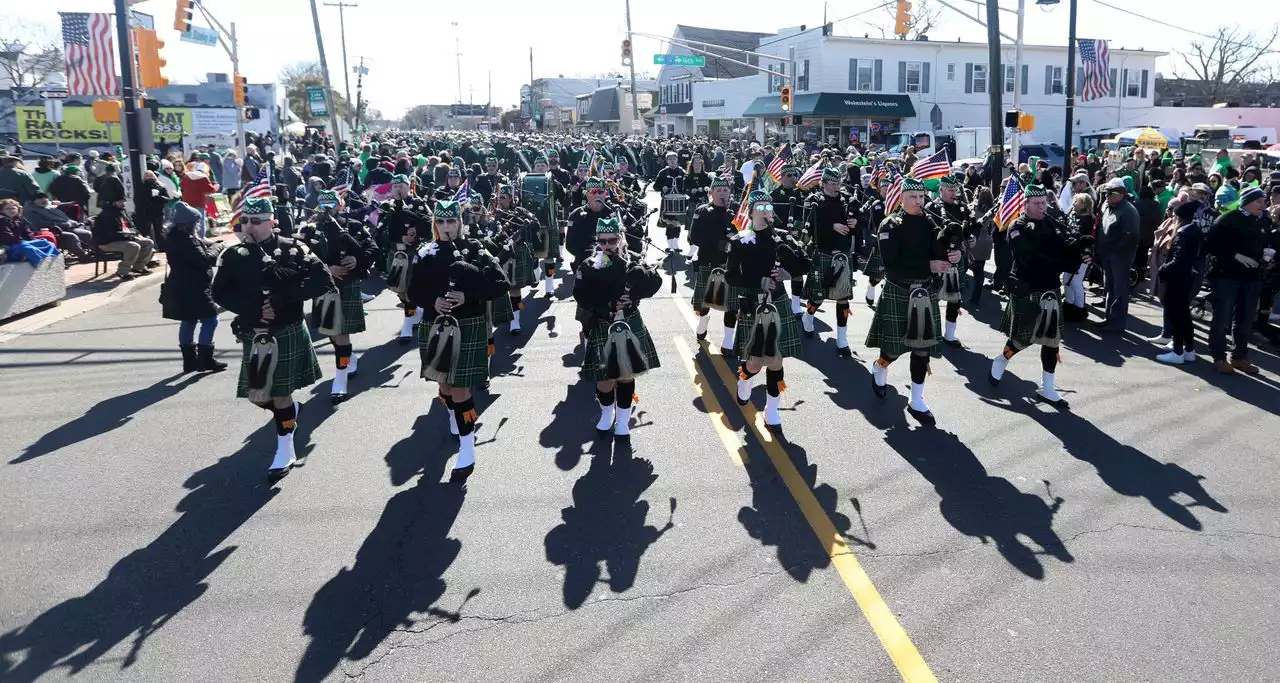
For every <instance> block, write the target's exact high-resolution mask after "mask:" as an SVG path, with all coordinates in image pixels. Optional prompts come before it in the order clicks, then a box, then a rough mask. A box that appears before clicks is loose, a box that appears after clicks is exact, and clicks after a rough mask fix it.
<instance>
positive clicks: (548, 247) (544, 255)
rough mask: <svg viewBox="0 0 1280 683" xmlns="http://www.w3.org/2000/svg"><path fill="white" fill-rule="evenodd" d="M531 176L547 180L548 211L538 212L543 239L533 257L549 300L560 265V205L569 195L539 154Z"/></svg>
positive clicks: (563, 237)
mask: <svg viewBox="0 0 1280 683" xmlns="http://www.w3.org/2000/svg"><path fill="white" fill-rule="evenodd" d="M533 175H535V176H544V177H545V178H546V179H547V198H546V201H547V202H548V203H549V209H548V210H547V211H539V212H538V216H537V217H538V221H539V222H540V223H541V224H542V227H543V231H544V239H543V240H542V243H541V244H539V245H537V248H536V249H535V254H534V255H535V256H537V257H538V258H539V259H541V270H542V285H543V292H544V293H545V294H546V296H547V297H548V298H550V297H551V296H552V295H553V294H554V292H555V291H556V285H555V283H556V269H557V268H558V267H559V265H560V245H562V244H564V240H565V236H564V234H563V232H562V230H561V228H560V218H559V216H560V211H559V209H558V208H557V207H558V206H559V205H560V204H563V203H564V202H566V201H568V199H569V193H568V191H567V190H565V188H564V186H563V185H561V184H560V182H559V181H557V180H556V179H555V176H554V175H552V174H551V172H550V170H549V166H548V164H547V158H546V157H545V156H543V155H541V154H539V155H538V156H537V157H536V158H535V159H534V160H533Z"/></svg>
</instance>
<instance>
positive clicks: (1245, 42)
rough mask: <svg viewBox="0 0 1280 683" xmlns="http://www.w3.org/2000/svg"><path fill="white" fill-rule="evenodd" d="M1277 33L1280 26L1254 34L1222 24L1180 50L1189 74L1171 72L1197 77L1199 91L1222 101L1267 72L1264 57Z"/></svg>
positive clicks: (1211, 98) (1176, 71)
mask: <svg viewBox="0 0 1280 683" xmlns="http://www.w3.org/2000/svg"><path fill="white" fill-rule="evenodd" d="M1277 37H1280V27H1277V26H1272V27H1271V30H1270V32H1269V33H1266V34H1257V33H1254V32H1253V31H1245V30H1244V29H1243V28H1241V27H1239V26H1234V27H1226V26H1223V27H1221V28H1219V29H1218V31H1217V33H1215V34H1214V37H1213V39H1212V40H1208V39H1205V40H1194V41H1191V43H1190V46H1189V48H1188V49H1187V51H1185V52H1179V53H1178V56H1179V57H1181V58H1182V61H1183V63H1184V64H1186V67H1187V69H1189V70H1190V72H1189V74H1185V75H1184V74H1179V73H1178V70H1177V69H1175V71H1174V75H1175V76H1177V77H1179V78H1186V79H1189V80H1195V81H1200V86H1199V89H1200V93H1199V94H1200V95H1201V96H1203V97H1207V98H1209V99H1210V100H1211V101H1213V102H1225V101H1227V100H1229V99H1231V98H1232V97H1235V96H1237V95H1239V94H1240V92H1241V90H1242V86H1243V85H1244V84H1246V83H1249V82H1253V81H1256V80H1257V79H1258V78H1259V77H1262V76H1265V75H1267V74H1269V73H1270V71H1269V70H1268V69H1270V67H1269V66H1268V65H1267V64H1266V63H1265V62H1264V61H1263V58H1264V57H1266V56H1267V55H1269V54H1271V53H1272V50H1271V46H1272V45H1275V43H1276V39H1277Z"/></svg>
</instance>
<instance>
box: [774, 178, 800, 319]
mask: <svg viewBox="0 0 1280 683" xmlns="http://www.w3.org/2000/svg"><path fill="white" fill-rule="evenodd" d="M799 179H800V169H799V168H796V167H795V166H792V165H791V163H790V162H787V165H786V166H783V167H782V181H781V183H780V184H779V185H778V187H776V188H774V190H773V192H772V193H771V194H770V195H769V199H770V200H771V201H772V202H773V215H774V216H775V218H776V220H777V223H778V227H780V228H782V229H783V230H786V231H787V232H788V233H789V234H790V235H791V236H792V237H793V238H795V241H796V242H797V243H798V244H799V245H800V246H802V247H803V246H806V245H805V240H806V238H807V236H808V235H807V233H805V232H804V231H803V230H796V228H795V226H796V225H797V224H800V225H803V221H804V217H803V216H802V215H801V213H803V211H804V191H803V190H801V189H800V188H798V187H796V181H798V180H799ZM791 275H792V280H791V313H792V314H793V315H800V314H801V313H804V305H803V304H801V303H800V296H801V295H802V294H804V273H803V272H796V271H793V272H792V273H791Z"/></svg>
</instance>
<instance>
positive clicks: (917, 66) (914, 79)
mask: <svg viewBox="0 0 1280 683" xmlns="http://www.w3.org/2000/svg"><path fill="white" fill-rule="evenodd" d="M903 64H905V71H904V72H903V73H904V76H903V77H904V78H905V81H904V85H905V88H906V89H905V91H900V92H921V84H920V83H921V78H922V77H923V71H924V67H923V66H922V65H921V63H920V62H903Z"/></svg>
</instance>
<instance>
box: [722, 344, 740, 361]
mask: <svg viewBox="0 0 1280 683" xmlns="http://www.w3.org/2000/svg"><path fill="white" fill-rule="evenodd" d="M720 355H722V356H724V357H725V358H733V357H735V356H736V355H737V354H736V353H734V350H733V349H727V348H725V347H723V346H721V347H720Z"/></svg>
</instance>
